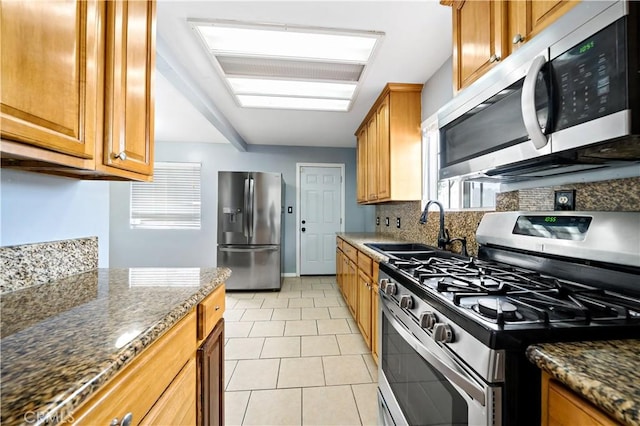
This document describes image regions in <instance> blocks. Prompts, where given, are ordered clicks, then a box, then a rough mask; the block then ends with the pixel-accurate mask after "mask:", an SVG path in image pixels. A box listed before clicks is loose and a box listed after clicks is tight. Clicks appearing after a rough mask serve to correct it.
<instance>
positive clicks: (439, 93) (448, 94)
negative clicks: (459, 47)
mask: <svg viewBox="0 0 640 426" xmlns="http://www.w3.org/2000/svg"><path fill="white" fill-rule="evenodd" d="M452 98H453V60H452V57H451V56H450V57H449V59H447V60H446V61H445V62H444V64H442V66H441V67H440V68H438V71H436V72H435V74H433V75H432V76H431V78H429V80H427V82H426V83H425V84H424V87H423V88H422V121H424V120H426V119H427V118H429V117H430V116H432V115H433V114H435V113H436V112H437V111H438V110H439V109H440V108H441V107H442V106H443V105H444V104H445V103H447V102H449V101H450V100H451V99H452Z"/></svg>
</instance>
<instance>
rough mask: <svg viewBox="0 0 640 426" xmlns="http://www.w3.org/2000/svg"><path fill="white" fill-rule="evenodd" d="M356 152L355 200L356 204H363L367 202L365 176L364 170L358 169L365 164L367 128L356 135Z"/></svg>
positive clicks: (362, 168)
mask: <svg viewBox="0 0 640 426" xmlns="http://www.w3.org/2000/svg"><path fill="white" fill-rule="evenodd" d="M357 150H358V158H357V159H356V161H357V164H358V170H357V177H356V181H357V188H356V198H357V200H358V203H365V202H366V201H367V176H366V174H365V168H364V167H360V164H365V163H366V162H367V128H366V127H363V128H362V129H360V131H359V132H358V135H357Z"/></svg>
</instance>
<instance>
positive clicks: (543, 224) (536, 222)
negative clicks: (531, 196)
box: [512, 215, 591, 241]
mask: <svg viewBox="0 0 640 426" xmlns="http://www.w3.org/2000/svg"><path fill="white" fill-rule="evenodd" d="M589 225H591V217H589V216H538V215H526V216H518V219H517V220H516V225H515V226H514V228H513V232H512V233H513V234H518V235H528V236H530V237H540V238H550V239H555V240H573V241H583V240H584V239H585V237H586V235H587V231H588V230H589Z"/></svg>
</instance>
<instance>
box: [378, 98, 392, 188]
mask: <svg viewBox="0 0 640 426" xmlns="http://www.w3.org/2000/svg"><path fill="white" fill-rule="evenodd" d="M376 121H377V127H378V140H377V142H378V144H377V145H378V168H377V174H378V200H385V199H388V198H389V197H391V173H390V172H391V145H390V139H389V95H387V97H386V98H385V99H384V100H383V101H382V103H381V104H380V106H379V107H378V110H377V111H376Z"/></svg>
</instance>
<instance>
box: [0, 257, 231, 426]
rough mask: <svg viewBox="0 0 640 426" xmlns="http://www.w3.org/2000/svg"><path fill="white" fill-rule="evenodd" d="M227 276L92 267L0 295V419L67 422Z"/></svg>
mask: <svg viewBox="0 0 640 426" xmlns="http://www.w3.org/2000/svg"><path fill="white" fill-rule="evenodd" d="M230 274H231V271H230V270H229V269H228V268H203V269H200V268H176V269H165V268H132V269H95V270H93V271H88V272H84V273H81V274H78V275H73V276H71V277H67V278H63V279H59V280H56V281H53V282H51V283H46V284H41V285H37V286H32V287H29V288H25V289H22V290H18V291H14V292H10V293H7V294H4V295H2V296H1V297H0V303H1V305H2V306H1V309H2V328H1V331H2V339H1V340H0V345H1V347H2V360H1V377H2V403H1V412H2V420H1V423H2V424H3V425H17V424H35V421H34V419H36V418H39V419H41V421H42V424H45V423H46V424H52V422H47V421H46V420H45V419H46V416H50V418H54V419H58V420H59V421H62V420H64V419H65V418H66V417H67V416H68V415H70V414H71V413H72V412H73V411H74V410H75V409H76V408H78V407H79V406H80V405H81V404H82V403H83V402H84V401H85V400H86V399H87V398H88V397H89V396H90V395H92V394H93V393H94V392H95V391H96V390H97V389H98V388H99V387H100V386H101V385H102V384H104V383H105V382H106V381H107V380H108V379H110V378H111V377H113V375H114V374H115V373H116V372H118V371H119V370H120V369H122V367H123V366H125V365H127V364H129V362H130V361H131V360H132V359H133V358H134V357H135V355H136V354H138V353H140V351H142V349H144V348H146V347H147V346H149V345H150V344H151V343H153V342H154V341H155V340H156V339H157V338H158V337H160V336H161V335H162V334H163V333H164V332H165V331H167V330H169V329H170V328H171V327H172V326H173V325H174V324H176V323H177V322H178V321H179V320H180V319H182V318H183V317H184V316H185V315H186V314H187V313H189V312H190V310H191V309H192V308H193V307H194V306H196V305H197V304H198V303H199V302H200V301H201V300H202V299H204V298H205V297H206V296H207V295H208V294H209V293H211V292H212V291H213V290H214V289H215V288H217V287H218V286H219V285H221V284H222V283H224V281H226V280H227V278H228V277H229V276H230ZM25 416H26V417H25ZM54 423H55V422H54Z"/></svg>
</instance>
